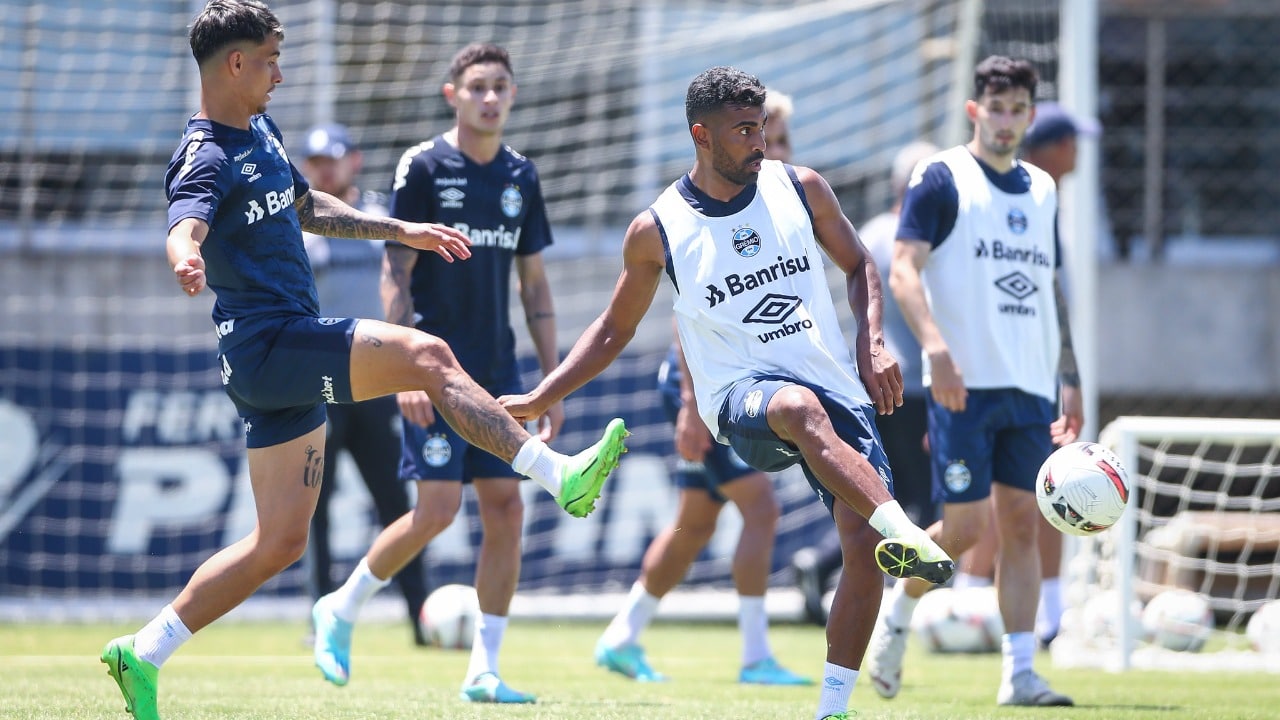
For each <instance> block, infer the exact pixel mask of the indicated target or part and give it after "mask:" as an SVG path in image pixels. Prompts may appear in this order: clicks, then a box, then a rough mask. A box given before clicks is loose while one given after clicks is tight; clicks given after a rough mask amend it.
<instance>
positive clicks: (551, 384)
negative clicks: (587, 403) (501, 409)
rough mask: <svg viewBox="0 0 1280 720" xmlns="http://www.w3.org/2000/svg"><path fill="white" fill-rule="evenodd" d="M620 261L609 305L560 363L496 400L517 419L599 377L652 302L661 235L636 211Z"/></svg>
mask: <svg viewBox="0 0 1280 720" xmlns="http://www.w3.org/2000/svg"><path fill="white" fill-rule="evenodd" d="M622 260H623V267H622V274H621V275H619V276H618V282H617V284H616V285H615V286H614V289H613V297H612V298H611V299H610V300H609V305H608V306H607V307H606V308H605V309H604V312H602V313H600V316H599V317H597V318H596V319H595V320H593V321H592V323H591V325H590V326H589V327H588V328H587V329H586V331H585V332H584V333H583V334H582V337H580V338H578V341H577V342H576V343H574V345H573V349H572V350H570V351H569V354H568V356H567V357H565V359H564V361H563V362H561V363H560V365H559V366H558V367H557V368H556V369H555V370H554V371H552V373H551V374H550V375H548V376H547V377H546V378H544V379H543V380H542V382H541V383H540V384H539V385H538V387H537V388H535V389H534V390H533V392H530V393H527V394H525V395H517V396H505V397H502V398H499V401H500V402H502V404H503V406H505V407H506V408H507V410H509V411H510V412H511V414H512V415H513V416H514V417H515V418H516V419H517V420H522V421H523V420H528V419H531V418H535V417H538V416H539V415H542V414H543V413H544V412H546V409H547V408H548V407H549V406H550V405H552V404H553V403H556V402H559V401H560V400H562V399H564V397H565V396H566V395H568V394H569V393H571V392H573V391H574V390H577V389H578V388H580V387H582V386H583V385H585V384H586V383H587V381H588V380H590V379H591V378H593V377H595V376H596V375H599V374H600V373H601V372H602V371H603V370H604V369H605V368H606V367H608V366H609V364H610V363H612V362H613V361H614V359H616V358H617V357H618V355H619V354H620V353H621V352H622V349H623V348H624V347H626V345H627V343H629V342H630V341H631V338H632V337H633V336H634V335H635V332H636V328H637V327H638V326H639V325H640V320H641V319H643V318H644V314H645V313H646V312H647V311H648V310H649V305H650V304H652V303H653V296H654V293H655V292H657V289H658V282H659V281H660V280H661V279H662V269H663V263H664V259H663V253H662V239H661V237H660V236H659V234H658V227H657V225H656V224H655V223H654V221H653V218H652V217H651V216H650V215H649V213H647V212H645V213H641V214H640V215H639V216H637V217H636V219H635V220H633V221H632V222H631V227H629V228H627V235H626V237H625V238H624V239H623V242H622Z"/></svg>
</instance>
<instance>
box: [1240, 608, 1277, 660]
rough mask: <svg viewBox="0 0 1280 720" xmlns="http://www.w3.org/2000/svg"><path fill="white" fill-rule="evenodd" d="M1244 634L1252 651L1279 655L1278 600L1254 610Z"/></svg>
mask: <svg viewBox="0 0 1280 720" xmlns="http://www.w3.org/2000/svg"><path fill="white" fill-rule="evenodd" d="M1244 632H1245V635H1247V636H1248V637H1249V644H1250V645H1252V646H1253V649H1254V650H1257V651H1258V652H1260V653H1265V654H1267V655H1280V600H1272V601H1271V602H1269V603H1267V604H1265V605H1263V606H1262V607H1260V608H1258V609H1257V610H1255V611H1254V613H1253V617H1251V618H1249V624H1248V625H1247V626H1245V631H1244Z"/></svg>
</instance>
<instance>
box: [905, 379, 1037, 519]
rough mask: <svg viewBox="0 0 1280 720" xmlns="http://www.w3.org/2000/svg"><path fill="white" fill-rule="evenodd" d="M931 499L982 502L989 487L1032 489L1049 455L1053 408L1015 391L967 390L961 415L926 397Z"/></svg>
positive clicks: (1008, 389) (931, 397)
mask: <svg viewBox="0 0 1280 720" xmlns="http://www.w3.org/2000/svg"><path fill="white" fill-rule="evenodd" d="M928 405H929V450H930V454H931V458H932V464H933V499H934V500H935V501H938V502H944V503H962V502H972V501H974V500H981V499H983V498H985V497H987V496H989V495H991V483H992V482H998V483H1001V484H1004V485H1008V486H1010V487H1015V488H1020V489H1022V490H1033V489H1034V487H1035V483H1036V475H1037V474H1038V473H1039V472H1040V465H1041V464H1042V463H1044V460H1045V458H1047V457H1049V453H1051V452H1053V440H1052V439H1051V437H1050V435H1049V425H1050V424H1051V423H1052V422H1053V420H1054V416H1055V415H1056V409H1055V404H1054V403H1053V402H1050V401H1049V400H1047V399H1046V398H1042V397H1040V396H1038V395H1032V394H1031V393H1028V392H1025V391H1023V390H1018V389H1015V388H996V389H984V390H970V391H969V397H968V399H967V400H966V401H965V409H964V412H958V413H956V412H951V411H950V410H947V409H946V408H944V407H942V406H941V405H939V404H938V403H937V402H935V401H934V399H933V396H932V395H931V394H930V395H929V396H928Z"/></svg>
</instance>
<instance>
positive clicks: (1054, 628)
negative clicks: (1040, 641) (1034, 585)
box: [1036, 577, 1062, 638]
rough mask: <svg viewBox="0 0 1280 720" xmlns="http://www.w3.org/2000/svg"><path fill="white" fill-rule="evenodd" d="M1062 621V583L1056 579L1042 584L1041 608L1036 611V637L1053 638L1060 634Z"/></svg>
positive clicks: (1047, 580) (1043, 581) (1047, 579)
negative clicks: (1059, 629)
mask: <svg viewBox="0 0 1280 720" xmlns="http://www.w3.org/2000/svg"><path fill="white" fill-rule="evenodd" d="M1061 621H1062V583H1061V581H1060V580H1059V579H1058V578H1056V577H1053V578H1045V579H1044V580H1042V581H1041V582H1040V607H1039V608H1037V609H1036V635H1037V636H1038V637H1042V638H1047V637H1052V636H1054V635H1056V634H1057V633H1058V624H1059V623H1060V622H1061Z"/></svg>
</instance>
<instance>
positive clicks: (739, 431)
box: [719, 375, 893, 511]
mask: <svg viewBox="0 0 1280 720" xmlns="http://www.w3.org/2000/svg"><path fill="white" fill-rule="evenodd" d="M789 385H800V386H802V387H807V388H809V389H810V390H812V391H813V393H814V394H815V395H817V396H818V400H819V401H820V402H821V403H822V407H823V409H825V410H826V411H827V415H828V416H829V417H830V418H831V425H832V427H833V428H835V431H836V435H837V436H839V437H840V439H842V440H844V441H845V442H846V443H848V444H849V445H850V446H851V447H852V448H853V449H854V450H856V451H857V452H859V453H860V454H861V455H862V456H863V457H865V458H866V459H867V462H869V463H871V467H873V468H875V470H876V473H877V474H878V475H879V476H880V480H881V482H883V483H884V486H885V488H886V489H887V490H888V491H889V493H890V494H892V493H893V471H892V470H890V469H889V458H888V456H887V455H885V452H884V445H883V444H882V443H881V442H880V434H879V432H877V431H876V424H875V422H874V421H873V420H872V413H874V412H875V410H874V409H873V408H872V406H870V405H859V406H857V407H845V406H844V405H843V404H841V403H840V402H839V401H837V400H835V399H834V398H832V397H831V396H830V395H829V394H828V393H827V391H826V390H823V389H822V388H820V387H816V386H813V385H809V384H807V383H802V382H799V381H797V380H793V379H791V378H788V377H784V376H780V375H764V376H760V377H755V378H748V379H746V380H740V381H738V382H737V383H735V384H734V385H733V386H732V387H730V388H729V395H728V397H726V398H725V402H724V406H723V407H721V408H720V418H719V419H720V431H721V432H722V433H723V434H724V435H725V436H726V437H728V439H729V446H730V447H732V448H733V449H734V450H735V451H736V452H737V453H738V455H739V456H740V457H741V458H742V459H743V460H745V461H746V463H747V464H748V465H750V466H751V467H753V468H755V469H757V470H760V471H762V472H778V471H779V470H783V469H785V468H788V467H790V466H792V465H795V464H799V465H800V469H801V470H802V471H804V476H805V478H807V479H808V481H809V487H811V488H813V491H814V492H815V493H817V494H818V499H820V500H822V504H823V505H826V506H827V510H828V511H832V510H833V508H834V503H835V498H834V497H833V496H832V495H831V491H830V490H827V488H826V486H824V485H823V484H822V482H821V481H819V480H818V478H817V476H815V475H814V474H813V471H812V470H810V469H809V465H808V464H807V463H805V462H804V459H803V458H802V457H801V456H800V452H799V451H798V450H796V449H795V448H794V447H792V446H791V445H790V444H789V443H787V442H785V441H783V440H782V439H781V438H779V437H778V436H777V435H776V434H774V432H773V429H772V428H770V427H769V421H768V419H767V418H766V417H765V408H767V407H769V401H770V400H772V399H773V396H774V394H775V393H777V392H778V391H779V390H781V389H783V388H785V387H787V386H789Z"/></svg>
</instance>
